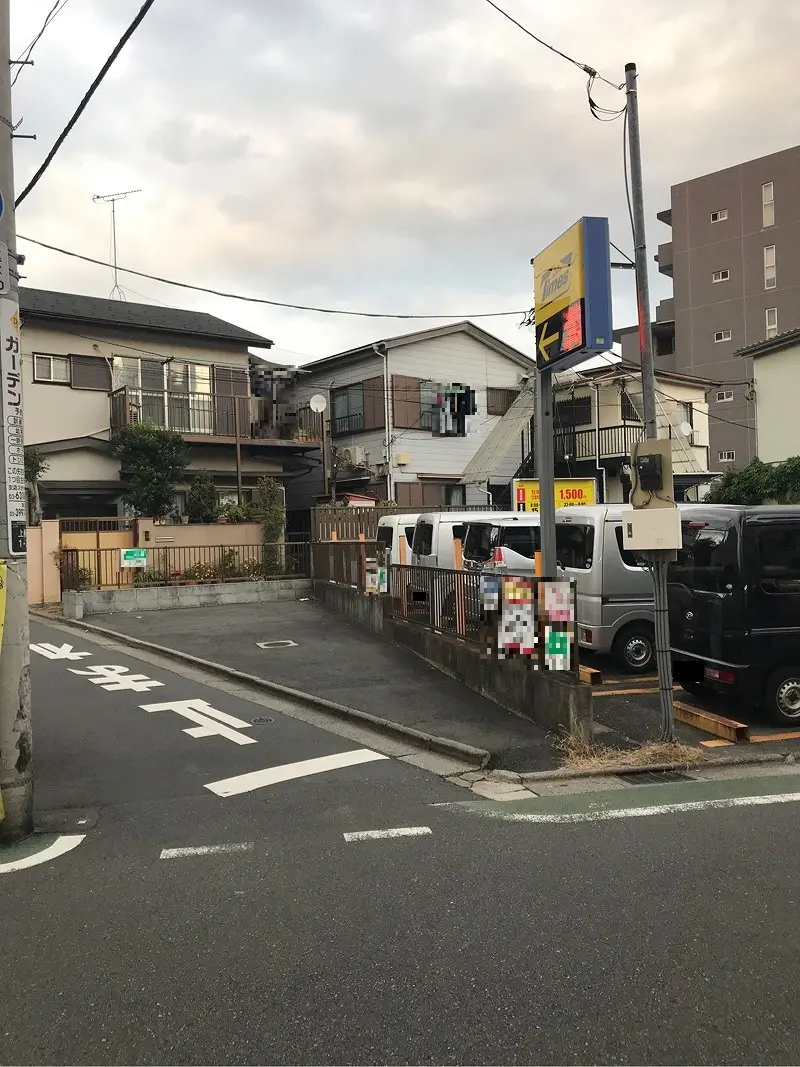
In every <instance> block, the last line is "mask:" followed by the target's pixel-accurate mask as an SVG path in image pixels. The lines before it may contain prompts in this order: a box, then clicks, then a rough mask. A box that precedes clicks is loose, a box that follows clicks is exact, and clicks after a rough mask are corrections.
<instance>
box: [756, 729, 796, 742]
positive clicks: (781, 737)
mask: <svg viewBox="0 0 800 1067" xmlns="http://www.w3.org/2000/svg"><path fill="white" fill-rule="evenodd" d="M798 738H800V730H790V731H789V732H788V733H785V734H755V735H753V734H751V735H750V740H751V742H753V743H754V744H758V743H759V742H760V741H796V740H797V739H798Z"/></svg>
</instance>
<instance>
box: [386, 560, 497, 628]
mask: <svg viewBox="0 0 800 1067" xmlns="http://www.w3.org/2000/svg"><path fill="white" fill-rule="evenodd" d="M388 591H389V592H390V594H391V597H392V615H393V616H394V617H395V618H398V619H405V620H406V621H407V622H413V623H417V624H419V625H421V626H427V627H430V628H431V629H433V630H437V631H438V632H440V633H449V634H455V635H457V636H458V637H463V638H465V639H466V640H468V641H480V640H481V639H482V626H481V624H482V621H483V620H482V613H481V575H480V573H478V572H476V571H454V570H453V571H451V570H444V569H441V568H438V567H416V566H408V565H402V564H393V565H392V567H391V568H390V573H389V583H388Z"/></svg>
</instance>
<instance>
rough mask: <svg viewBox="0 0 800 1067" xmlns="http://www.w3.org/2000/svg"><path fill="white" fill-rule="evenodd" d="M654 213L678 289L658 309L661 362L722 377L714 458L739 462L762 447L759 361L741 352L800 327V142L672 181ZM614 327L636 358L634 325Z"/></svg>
mask: <svg viewBox="0 0 800 1067" xmlns="http://www.w3.org/2000/svg"><path fill="white" fill-rule="evenodd" d="M657 217H658V218H659V220H660V221H661V222H663V223H664V224H665V225H667V226H669V227H670V228H671V231H672V236H671V239H670V240H669V241H666V242H664V243H663V244H660V245H659V247H658V253H657V255H656V257H655V258H656V262H657V263H658V269H659V271H660V272H661V273H662V274H663V275H665V276H666V277H669V278H671V279H672V283H673V296H672V297H671V298H669V299H667V300H662V301H661V302H660V304H659V305H658V308H657V310H656V321H655V322H654V324H653V336H654V348H655V352H656V365H657V366H661V367H664V368H665V369H667V370H672V371H677V372H681V373H685V374H690V375H697V376H700V377H705V378H709V379H715V380H717V381H719V383H720V384H719V386H718V388H716V389H715V390H713V391H712V392H711V394H710V396H709V416H710V423H711V464H712V466H715V467H719V466H720V465H724V464H731V463H734V464H736V465H737V466H742V465H744V464H745V463H747V462H748V461H749V460H750V459H751V458H752V457H753V456H754V455H755V454H756V447H757V445H756V419H755V406H754V401H753V391H752V379H753V363H752V359H751V357H750V356H749V355H747V354H745V356H744V357H743V358H740V357H738V356H737V355H736V354H735V353H737V351H739V350H741V349H747V348H748V347H749V346H751V345H756V344H758V343H759V342H760V341H764V340H768V339H770V338H773V337H775V336H777V335H778V334H779V333H784V332H786V331H789V330H795V329H797V328H798V327H800V146H796V147H794V148H789V149H786V150H785V151H783V152H776V153H774V154H772V155H769V156H762V157H761V158H760V159H753V160H750V161H748V162H746V163H740V164H738V165H736V166H734V167H728V168H727V169H725V170H720V171H716V172H715V173H713V174H706V175H704V176H702V177H700V178H694V179H692V180H691V181H687V182H682V183H681V184H679V185H674V186H673V187H672V190H671V203H670V207H669V208H667V209H666V210H664V211H661V212H659V213H658V216H657ZM615 336H616V337H617V339H618V340H621V341H622V346H623V347H622V354H623V357H627V358H631V357H634V355H635V358H637V359H638V352H637V348H638V342H637V338H636V335H635V331H631V330H621V331H618V332H617V334H616V335H615ZM723 469H724V467H723Z"/></svg>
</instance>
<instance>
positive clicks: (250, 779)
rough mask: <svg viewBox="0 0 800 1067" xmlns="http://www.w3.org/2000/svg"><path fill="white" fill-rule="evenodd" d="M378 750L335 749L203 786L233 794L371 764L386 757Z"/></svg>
mask: <svg viewBox="0 0 800 1067" xmlns="http://www.w3.org/2000/svg"><path fill="white" fill-rule="evenodd" d="M388 758H389V757H388V756H384V755H383V754H382V753H380V752H372V751H371V750H370V749H368V748H356V749H353V750H352V751H351V752H337V753H336V755H335V756H320V757H319V758H318V759H306V760H300V762H299V763H284V764H282V765H281V766H278V767H265V768H264V770H263V771H249V772H248V773H247V774H239V775H237V776H236V777H235V778H223V779H222V780H221V781H219V782H211V783H210V784H209V785H206V789H210V790H211V792H212V793H216V794H217V796H220V797H232V796H236V795H237V794H238V793H249V792H250V791H251V790H253V789H261V788H262V787H263V786H266V785H276V784H277V783H278V782H288V781H290V780H291V779H292V778H305V776H306V775H308V774H321V773H322V772H323V771H335V770H338V769H339V768H340V767H355V766H356V765H357V764H359V763H372V761H373V760H379V759H388Z"/></svg>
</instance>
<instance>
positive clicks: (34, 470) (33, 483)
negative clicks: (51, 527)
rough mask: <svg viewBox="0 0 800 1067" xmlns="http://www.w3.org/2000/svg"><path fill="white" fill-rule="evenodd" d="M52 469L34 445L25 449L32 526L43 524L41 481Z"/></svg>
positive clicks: (26, 478) (26, 479)
mask: <svg viewBox="0 0 800 1067" xmlns="http://www.w3.org/2000/svg"><path fill="white" fill-rule="evenodd" d="M49 469H50V464H49V463H48V462H47V460H46V459H45V457H44V456H43V455H42V453H41V452H40V451H39V449H38V448H36V447H35V446H34V445H28V447H27V448H26V449H25V481H26V483H27V485H28V488H29V490H30V504H31V526H41V524H42V503H41V499H40V497H39V482H40V481H41V480H42V475H43V474H46V473H47V471H48V470H49Z"/></svg>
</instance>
